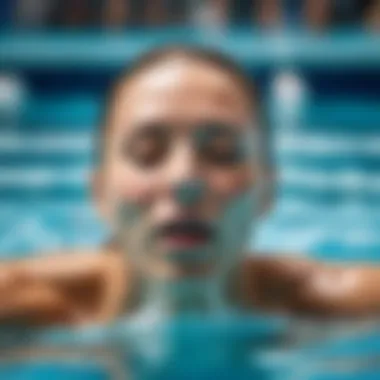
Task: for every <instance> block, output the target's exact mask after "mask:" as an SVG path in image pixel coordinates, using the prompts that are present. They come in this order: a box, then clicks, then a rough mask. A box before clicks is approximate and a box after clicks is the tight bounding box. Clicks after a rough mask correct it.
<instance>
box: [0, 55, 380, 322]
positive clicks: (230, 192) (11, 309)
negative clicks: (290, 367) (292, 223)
mask: <svg viewBox="0 0 380 380" xmlns="http://www.w3.org/2000/svg"><path fill="white" fill-rule="evenodd" d="M206 119H207V120H210V119H212V120H214V121H218V120H219V121H222V122H226V121H228V123H229V125H230V126H231V128H235V129H236V130H235V132H236V133H245V132H247V131H248V130H249V128H251V129H252V128H254V124H255V123H254V120H252V116H251V112H250V105H249V102H248V101H247V97H246V95H245V93H244V92H243V91H242V89H241V87H240V86H239V85H237V83H236V82H235V80H234V78H232V77H231V76H230V75H229V74H226V73H225V72H224V71H222V70H220V69H217V68H216V67H214V66H212V65H210V64H206V63H202V62H197V61H192V60H186V59H184V58H178V59H174V60H173V59H172V60H169V61H164V62H162V63H160V64H158V65H155V66H154V67H152V68H149V69H146V70H145V71H143V72H141V73H139V74H137V75H136V76H134V77H133V79H132V80H129V81H128V82H127V83H121V85H120V86H119V88H118V90H117V93H116V96H115V100H114V102H113V104H111V108H110V112H109V117H108V120H107V123H108V125H107V134H106V145H105V151H104V159H103V161H102V163H101V165H100V166H99V168H98V171H97V173H96V175H95V178H94V198H95V203H96V205H97V207H98V209H99V212H100V214H101V215H102V217H103V218H104V219H105V220H106V221H108V223H110V224H111V226H113V227H114V228H115V232H117V226H118V220H117V216H116V215H117V205H118V202H119V201H120V200H122V201H123V202H125V203H127V204H128V205H133V206H136V207H138V208H139V209H140V210H143V212H142V213H141V214H140V219H139V220H143V221H144V223H147V225H148V226H158V225H160V224H161V223H163V222H166V221H168V220H171V219H173V218H177V217H180V216H182V215H183V214H186V213H188V212H189V210H188V209H187V208H186V207H184V205H183V204H181V202H179V201H178V199H177V198H176V197H175V195H174V192H173V189H174V188H175V186H176V184H178V183H179V182H181V181H185V182H186V181H187V180H189V179H194V178H195V179H197V178H202V180H203V181H205V182H206V183H207V189H208V190H207V191H206V192H205V193H204V194H203V196H202V197H200V198H199V199H198V201H197V203H196V204H195V205H192V207H191V212H192V213H193V214H194V215H195V216H196V217H197V218H200V219H207V220H216V219H218V218H219V217H220V215H221V212H222V210H223V209H224V208H225V206H226V204H227V203H228V202H229V201H231V200H234V199H236V197H239V194H241V193H242V192H244V191H245V190H247V189H250V188H254V187H255V186H257V185H258V184H259V181H260V175H261V174H260V167H259V166H256V164H255V162H254V161H253V162H252V160H245V161H243V162H239V163H238V164H234V165H227V166H220V165H219V164H216V163H215V162H212V163H211V164H210V162H207V163H206V162H204V161H203V159H204V158H202V156H199V155H198V154H195V153H196V152H194V150H193V148H191V146H192V145H191V144H190V143H191V142H192V141H193V137H192V136H193V135H194V130H196V129H197V128H198V126H199V125H200V124H201V123H202V122H203V121H204V120H206ZM157 120H159V121H164V122H165V125H173V126H174V127H175V131H176V134H175V136H176V143H175V144H173V146H174V147H175V149H172V150H171V153H170V154H167V155H166V156H165V160H163V161H162V162H160V164H159V165H158V168H157V167H155V168H154V169H152V168H146V167H144V168H142V167H141V166H140V165H137V164H136V162H135V159H134V158H133V157H131V155H130V154H124V153H122V152H123V149H122V143H123V142H125V141H127V142H128V141H129V140H131V139H132V137H133V134H134V133H135V132H136V131H138V130H139V129H141V128H143V126H144V125H147V124H149V123H151V122H156V121H157ZM178 141H180V142H181V143H180V144H177V142H178ZM133 142H134V145H136V142H135V141H133ZM143 145H144V144H142V148H141V149H142V152H144V149H146V147H145V148H144V146H143ZM147 146H148V148H149V144H147ZM143 148H144V149H143ZM148 151H149V149H148ZM252 213H254V207H253V206H252ZM139 243H141V242H139ZM161 243H162V242H155V244H157V246H155V248H157V249H158V248H160V247H161V246H160V244H161ZM170 250H171V248H170V247H169V248H168V247H166V248H165V249H163V248H162V247H161V248H160V252H162V254H160V255H153V256H150V257H149V259H148V258H146V257H145V258H144V255H143V254H144V252H142V254H141V255H140V256H139V257H138V261H136V258H135V257H132V256H133V255H132V254H128V255H127V256H126V255H125V250H124V249H123V248H122V246H121V245H120V244H114V245H112V246H108V247H103V248H101V249H99V251H97V252H71V253H65V254H64V255H63V254H57V255H53V256H50V257H46V256H45V257H44V258H36V259H31V260H25V261H10V262H4V263H2V264H1V265H0V297H1V300H2V302H1V306H0V318H1V319H2V321H4V323H5V322H7V323H12V324H16V323H21V324H27V325H42V326H46V325H51V324H69V325H79V324H88V323H106V322H109V321H111V320H113V319H115V318H117V317H118V316H120V315H121V313H123V312H125V310H128V308H129V307H131V308H132V304H133V301H134V300H135V299H136V297H135V296H136V291H137V286H136V284H137V275H138V274H139V275H141V274H143V275H145V276H148V277H149V278H155V279H165V280H168V279H170V280H173V279H184V278H189V277H191V278H194V277H197V276H210V275H212V274H213V273H216V272H217V271H218V264H217V263H215V262H211V263H209V265H207V266H205V265H193V266H192V269H191V270H189V269H188V268H187V267H186V266H183V265H180V264H178V262H176V261H175V260H174V261H172V260H168V259H167V256H168V255H170V253H171V251H170ZM153 251H154V250H153ZM99 253H100V254H99ZM140 253H141V252H140ZM246 256H247V255H240V254H239V253H238V252H236V256H233V257H232V259H233V260H234V263H235V264H236V267H237V269H236V271H235V272H234V273H235V276H231V279H230V287H229V291H230V293H231V295H232V297H231V298H232V299H234V300H235V301H236V302H238V303H239V305H241V306H245V307H247V308H252V307H256V308H261V309H263V310H268V311H272V312H276V313H278V312H282V313H293V314H296V315H300V314H307V315H313V316H363V315H371V314H374V313H378V312H379V310H380V297H379V294H380V271H379V269H378V268H372V267H370V266H368V267H367V266H357V267H355V266H352V267H350V266H342V265H332V264H329V265H325V264H323V263H318V262H312V261H307V260H302V259H298V258H291V257H288V258H284V257H282V258H267V257H264V256H262V255H259V254H258V253H256V255H255V256H254V257H250V258H243V257H246ZM233 279H235V280H234V281H233Z"/></svg>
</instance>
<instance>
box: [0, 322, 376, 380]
mask: <svg viewBox="0 0 380 380" xmlns="http://www.w3.org/2000/svg"><path fill="white" fill-rule="evenodd" d="M305 331H306V334H305ZM10 337H11V339H10ZM379 338H380V329H379V328H378V325H377V324H376V323H374V322H371V323H359V322H349V323H346V325H342V323H341V322H338V321H337V322H328V323H327V322H323V323H322V322H318V323H316V322H313V323H312V322H306V321H289V320H285V319H273V318H269V317H265V316H264V317H250V316H249V317H242V316H238V317H234V318H232V319H231V318H230V319H229V320H222V319H215V318H214V319H212V320H211V319H210V320H207V319H205V318H202V319H199V318H193V319H189V318H187V319H184V318H182V319H179V320H175V321H174V320H173V321H170V322H169V321H166V322H152V321H148V322H144V323H136V322H131V321H122V322H120V323H118V324H115V325H113V326H109V327H107V328H98V327H91V328H83V329H77V330H55V331H47V330H46V331H40V332H37V331H34V332H32V331H29V332H28V331H24V332H22V333H20V331H19V332H18V334H15V335H12V334H11V332H10V331H7V332H4V333H3V336H2V337H1V343H2V346H3V350H4V351H2V355H0V357H1V360H0V379H1V380H2V379H4V380H5V379H6V380H23V379H28V380H34V379H36V380H45V379H46V380H48V379H59V380H61V379H70V380H72V379H88V380H98V379H99V380H103V379H114V378H115V376H116V375H119V376H122V378H125V379H130V378H137V379H141V380H161V379H165V380H170V379H242V380H244V379H252V378H255V379H263V380H277V379H278V380H279V379H281V380H283V379H289V380H293V379H305V380H309V379H310V380H343V379H348V380H351V379H352V380H362V379H364V380H366V379H379V378H380V360H379V359H380V343H379V342H380V339H379ZM7 347H8V348H7ZM10 347H11V348H10ZM25 349H27V351H25ZM22 350H24V351H22ZM4 353H6V355H5V354H4ZM17 353H18V354H17ZM16 354H17V355H16Z"/></svg>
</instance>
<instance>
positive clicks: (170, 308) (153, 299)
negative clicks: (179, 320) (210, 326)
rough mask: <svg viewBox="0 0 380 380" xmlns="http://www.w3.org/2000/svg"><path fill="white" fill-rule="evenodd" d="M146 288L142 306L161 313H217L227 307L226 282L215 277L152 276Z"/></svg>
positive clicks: (144, 308)
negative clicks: (225, 302)
mask: <svg viewBox="0 0 380 380" xmlns="http://www.w3.org/2000/svg"><path fill="white" fill-rule="evenodd" d="M144 288H145V289H144V293H145V294H144V297H143V304H142V309H143V310H149V311H153V312H155V313H157V314H160V315H176V314H189V313H190V314H192V313H214V312H216V311H220V310H222V309H223V306H224V302H223V297H222V281H221V280H220V279H219V278H217V277H215V276H213V277H211V276H210V277H204V278H191V279H170V280H168V279H165V280H164V279H150V280H147V282H146V284H145V287H144Z"/></svg>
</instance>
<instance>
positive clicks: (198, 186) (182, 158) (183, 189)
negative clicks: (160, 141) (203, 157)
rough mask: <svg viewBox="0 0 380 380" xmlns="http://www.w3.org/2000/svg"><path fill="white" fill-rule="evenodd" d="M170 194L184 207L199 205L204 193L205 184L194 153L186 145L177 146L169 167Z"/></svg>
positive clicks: (189, 146)
mask: <svg viewBox="0 0 380 380" xmlns="http://www.w3.org/2000/svg"><path fill="white" fill-rule="evenodd" d="M169 187H170V192H171V194H172V195H173V196H174V198H175V199H176V201H177V202H178V203H179V204H181V205H182V206H185V207H191V206H194V205H196V204H197V203H199V202H200V201H201V200H202V199H203V197H204V194H205V192H206V183H205V181H204V179H203V176H202V168H201V166H200V163H199V162H198V158H197V155H196V152H195V151H194V149H193V148H192V147H191V145H188V144H181V145H178V146H177V149H176V152H173V156H172V161H171V165H170V179H169Z"/></svg>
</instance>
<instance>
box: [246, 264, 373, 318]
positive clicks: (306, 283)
mask: <svg viewBox="0 0 380 380" xmlns="http://www.w3.org/2000/svg"><path fill="white" fill-rule="evenodd" d="M243 271H244V276H242V278H243V284H242V285H243V287H244V289H245V291H244V294H245V296H244V298H245V302H246V303H248V304H250V305H251V306H256V307H262V308H264V309H267V310H273V311H284V312H290V313H293V314H297V315H302V314H307V315H313V316H341V317H354V316H371V315H374V314H377V313H380V267H376V266H371V265H369V264H368V265H342V264H324V263H321V262H317V261H310V260H305V259H299V258H291V257H280V258H269V257H268V258H267V257H258V258H254V259H250V260H248V261H247V262H246V264H245V267H244V269H243Z"/></svg>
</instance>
